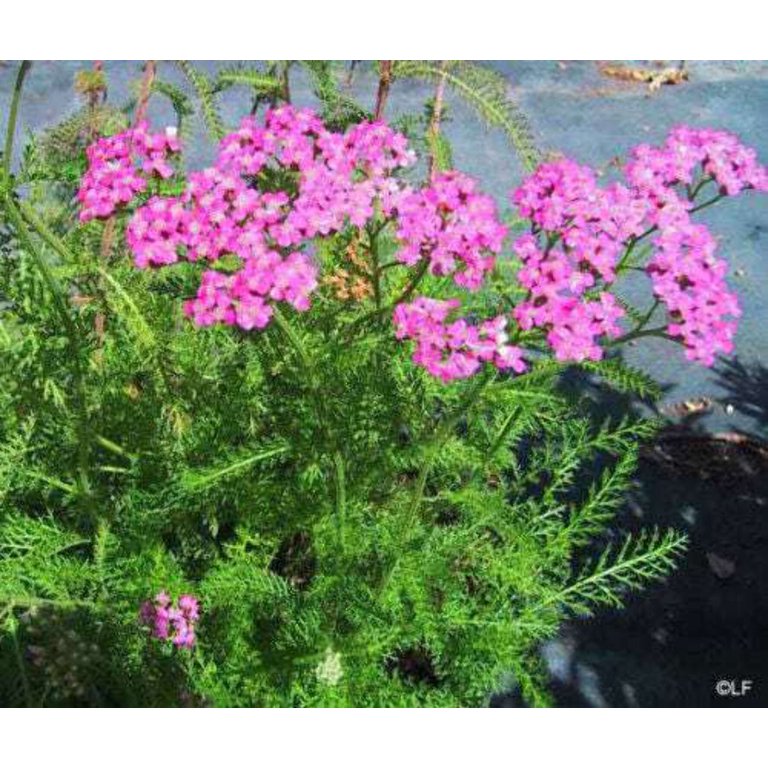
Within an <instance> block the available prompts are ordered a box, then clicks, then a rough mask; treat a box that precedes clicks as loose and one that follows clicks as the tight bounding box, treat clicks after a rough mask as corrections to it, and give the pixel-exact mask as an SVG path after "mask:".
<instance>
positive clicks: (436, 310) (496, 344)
mask: <svg viewBox="0 0 768 768" xmlns="http://www.w3.org/2000/svg"><path fill="white" fill-rule="evenodd" d="M459 306H460V303H459V302H458V301H456V300H450V301H440V300H438V299H430V298H428V297H426V296H420V297H418V298H417V299H415V300H414V301H412V302H411V303H410V304H398V305H397V306H396V307H395V310H394V324H395V333H396V336H397V338H398V339H413V340H414V341H415V342H416V348H415V350H414V353H413V362H414V363H416V364H417V365H420V366H422V367H424V368H426V369H427V371H428V372H429V373H430V374H432V375H433V376H436V377H437V378H439V379H442V380H443V381H446V382H447V381H451V380H453V379H465V378H468V377H470V376H472V375H474V374H475V373H476V372H477V371H478V370H479V369H480V367H481V365H482V364H483V363H491V364H493V365H494V366H496V367H497V368H499V369H501V370H506V369H511V370H513V371H515V373H522V372H523V371H525V370H526V368H527V365H526V364H525V362H524V361H523V358H522V355H523V350H522V349H520V348H519V347H516V346H513V345H511V344H509V343H508V337H507V333H506V324H507V320H506V318H505V317H503V316H500V317H496V318H494V319H492V320H486V321H484V322H482V323H480V324H479V325H470V324H469V323H468V322H467V321H466V320H465V319H464V318H459V319H456V320H453V321H451V322H448V317H449V315H450V314H451V313H452V312H453V310H455V309H457V308H458V307H459Z"/></svg>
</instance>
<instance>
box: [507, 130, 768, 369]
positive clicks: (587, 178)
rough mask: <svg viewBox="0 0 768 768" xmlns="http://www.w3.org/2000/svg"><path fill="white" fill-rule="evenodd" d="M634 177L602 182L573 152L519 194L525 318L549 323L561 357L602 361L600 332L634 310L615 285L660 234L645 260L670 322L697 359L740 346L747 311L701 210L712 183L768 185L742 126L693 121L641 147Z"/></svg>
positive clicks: (611, 332)
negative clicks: (699, 217)
mask: <svg viewBox="0 0 768 768" xmlns="http://www.w3.org/2000/svg"><path fill="white" fill-rule="evenodd" d="M625 176H626V179H627V181H628V186H625V185H622V184H613V185H611V186H608V187H605V188H601V187H599V186H598V185H597V181H596V178H595V174H594V173H593V172H592V171H591V170H590V169H589V168H586V167H584V166H580V165H577V164H576V163H574V162H573V161H570V160H562V161H559V162H555V163H548V164H545V165H542V166H540V167H539V168H538V169H537V170H536V172H535V173H533V174H532V175H531V176H530V177H529V178H528V179H526V180H525V181H524V182H523V184H522V185H521V186H520V187H519V188H518V189H517V190H516V191H515V192H514V194H513V195H512V200H513V202H514V203H515V204H516V205H517V207H518V210H519V211H520V214H521V215H522V216H524V217H526V218H528V219H529V220H530V221H531V224H532V226H531V234H529V235H524V236H522V237H521V238H519V239H518V240H517V241H516V243H515V245H514V250H515V252H516V254H517V256H518V257H519V258H520V260H521V262H522V268H521V270H520V272H519V276H518V277H519V280H520V283H521V284H522V285H523V287H524V288H526V289H527V290H528V295H527V297H526V299H525V300H524V301H523V302H521V303H520V304H519V305H518V306H517V307H516V308H515V310H514V316H515V318H516V320H517V321H518V322H519V324H520V326H521V327H522V328H524V329H529V328H533V327H540V328H544V329H546V331H547V339H548V341H549V343H550V345H551V346H552V348H553V350H554V352H555V356H556V357H557V358H558V359H560V360H577V361H578V360H584V359H593V360H594V359H599V358H600V357H601V356H602V349H601V347H600V343H599V342H600V339H601V338H602V337H604V336H608V337H611V336H614V337H615V336H617V335H619V334H620V328H619V326H618V324H617V321H618V320H619V319H620V318H621V317H622V315H623V310H622V308H621V307H620V306H619V305H618V304H617V302H616V300H615V299H614V298H613V296H612V295H611V294H609V293H607V290H606V289H607V288H609V287H610V285H611V284H612V283H613V282H614V280H615V279H616V272H617V268H618V266H619V264H620V263H621V262H620V259H621V257H622V254H624V253H625V252H626V249H627V248H630V247H632V245H633V243H635V242H636V241H637V239H639V238H640V237H641V236H645V235H648V234H651V233H655V235H654V238H653V240H652V243H653V246H654V247H655V252H654V254H653V256H652V257H651V259H650V261H649V262H648V263H647V265H646V267H645V268H646V271H647V273H648V275H649V277H650V278H651V281H652V283H653V289H654V294H655V296H656V297H657V298H658V299H659V300H660V301H661V302H663V304H664V305H665V306H666V309H667V312H668V326H667V331H668V333H669V334H670V335H671V336H673V337H676V338H679V339H680V340H681V341H682V343H683V344H684V346H685V347H686V356H687V357H688V358H689V359H690V360H695V361H698V362H701V363H703V364H705V365H712V364H713V362H714V360H715V355H716V354H717V353H718V352H729V351H731V349H732V348H733V341H732V339H733V335H734V333H735V330H736V318H737V317H738V316H739V315H740V310H739V306H738V301H737V298H736V296H735V295H734V294H733V293H731V292H730V291H729V290H728V286H727V283H726V280H725V273H726V270H727V265H726V263H725V262H724V261H722V260H719V259H717V258H715V241H714V239H713V238H712V235H711V234H710V233H709V230H708V229H707V228H706V227H705V226H703V225H700V224H695V223H694V222H693V221H692V219H691V211H692V209H693V208H694V205H695V202H694V200H693V198H694V197H695V193H696V192H698V191H699V190H700V189H702V188H705V187H706V186H707V184H709V183H711V182H714V183H715V184H716V186H717V188H718V189H719V194H721V195H726V194H727V195H733V194H736V193H738V192H740V191H742V190H746V189H757V190H762V191H765V190H768V171H767V170H766V169H765V168H764V167H762V166H760V165H759V163H758V162H757V159H756V155H755V152H754V151H753V150H751V149H748V148H746V147H744V146H743V145H742V144H741V143H740V142H739V141H738V139H737V138H736V137H735V136H733V135H732V134H728V133H724V132H719V131H711V130H696V129H692V128H688V127H685V126H681V127H679V128H676V129H674V130H673V131H672V132H671V133H670V135H669V138H668V139H667V141H666V142H665V143H664V144H663V145H662V146H661V147H650V146H647V145H641V146H639V147H637V148H635V150H634V151H633V152H632V155H631V159H630V162H629V163H627V165H626V167H625ZM680 185H685V189H684V190H681V189H680Z"/></svg>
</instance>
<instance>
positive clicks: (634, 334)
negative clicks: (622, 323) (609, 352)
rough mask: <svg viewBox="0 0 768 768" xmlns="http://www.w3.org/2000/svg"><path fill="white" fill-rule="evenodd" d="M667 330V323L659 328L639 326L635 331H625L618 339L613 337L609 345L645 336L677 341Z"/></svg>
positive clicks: (612, 345)
mask: <svg viewBox="0 0 768 768" xmlns="http://www.w3.org/2000/svg"><path fill="white" fill-rule="evenodd" d="M666 330H667V326H665V325H660V326H659V327H658V328H647V329H642V328H637V329H635V330H634V331H630V332H629V333H625V334H624V335H623V336H619V337H618V338H617V339H612V340H611V341H610V342H609V343H608V345H607V346H610V347H614V346H616V345H618V344H626V342H628V341H631V340H632V339H639V338H642V337H643V336H656V337H657V338H660V339H666V340H667V341H675V340H676V339H675V337H674V336H670V335H669V334H668V333H667V332H666Z"/></svg>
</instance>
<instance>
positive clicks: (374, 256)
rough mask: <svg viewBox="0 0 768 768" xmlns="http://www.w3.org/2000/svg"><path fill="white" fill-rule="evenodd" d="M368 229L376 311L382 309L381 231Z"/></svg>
mask: <svg viewBox="0 0 768 768" xmlns="http://www.w3.org/2000/svg"><path fill="white" fill-rule="evenodd" d="M380 231H381V230H376V231H374V230H373V229H369V230H368V240H369V252H370V254H371V280H372V282H373V300H374V303H375V304H376V311H377V312H380V311H381V264H380V263H379V232H380Z"/></svg>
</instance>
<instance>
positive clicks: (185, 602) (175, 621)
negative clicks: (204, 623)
mask: <svg viewBox="0 0 768 768" xmlns="http://www.w3.org/2000/svg"><path fill="white" fill-rule="evenodd" d="M199 618H200V604H199V602H198V600H197V598H196V597H193V596H192V595H180V596H179V599H178V600H177V601H175V602H174V601H172V600H171V598H170V597H169V595H168V594H167V593H166V592H160V593H159V594H157V595H155V598H154V600H147V601H146V602H144V603H143V604H142V606H141V610H140V611H139V619H140V621H141V623H142V624H144V625H146V626H148V627H150V628H151V630H152V634H153V635H154V636H155V637H156V638H157V639H158V640H167V641H169V642H171V643H172V644H173V645H174V646H176V647H177V648H192V647H193V646H194V644H195V625H196V624H197V620H198V619H199Z"/></svg>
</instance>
